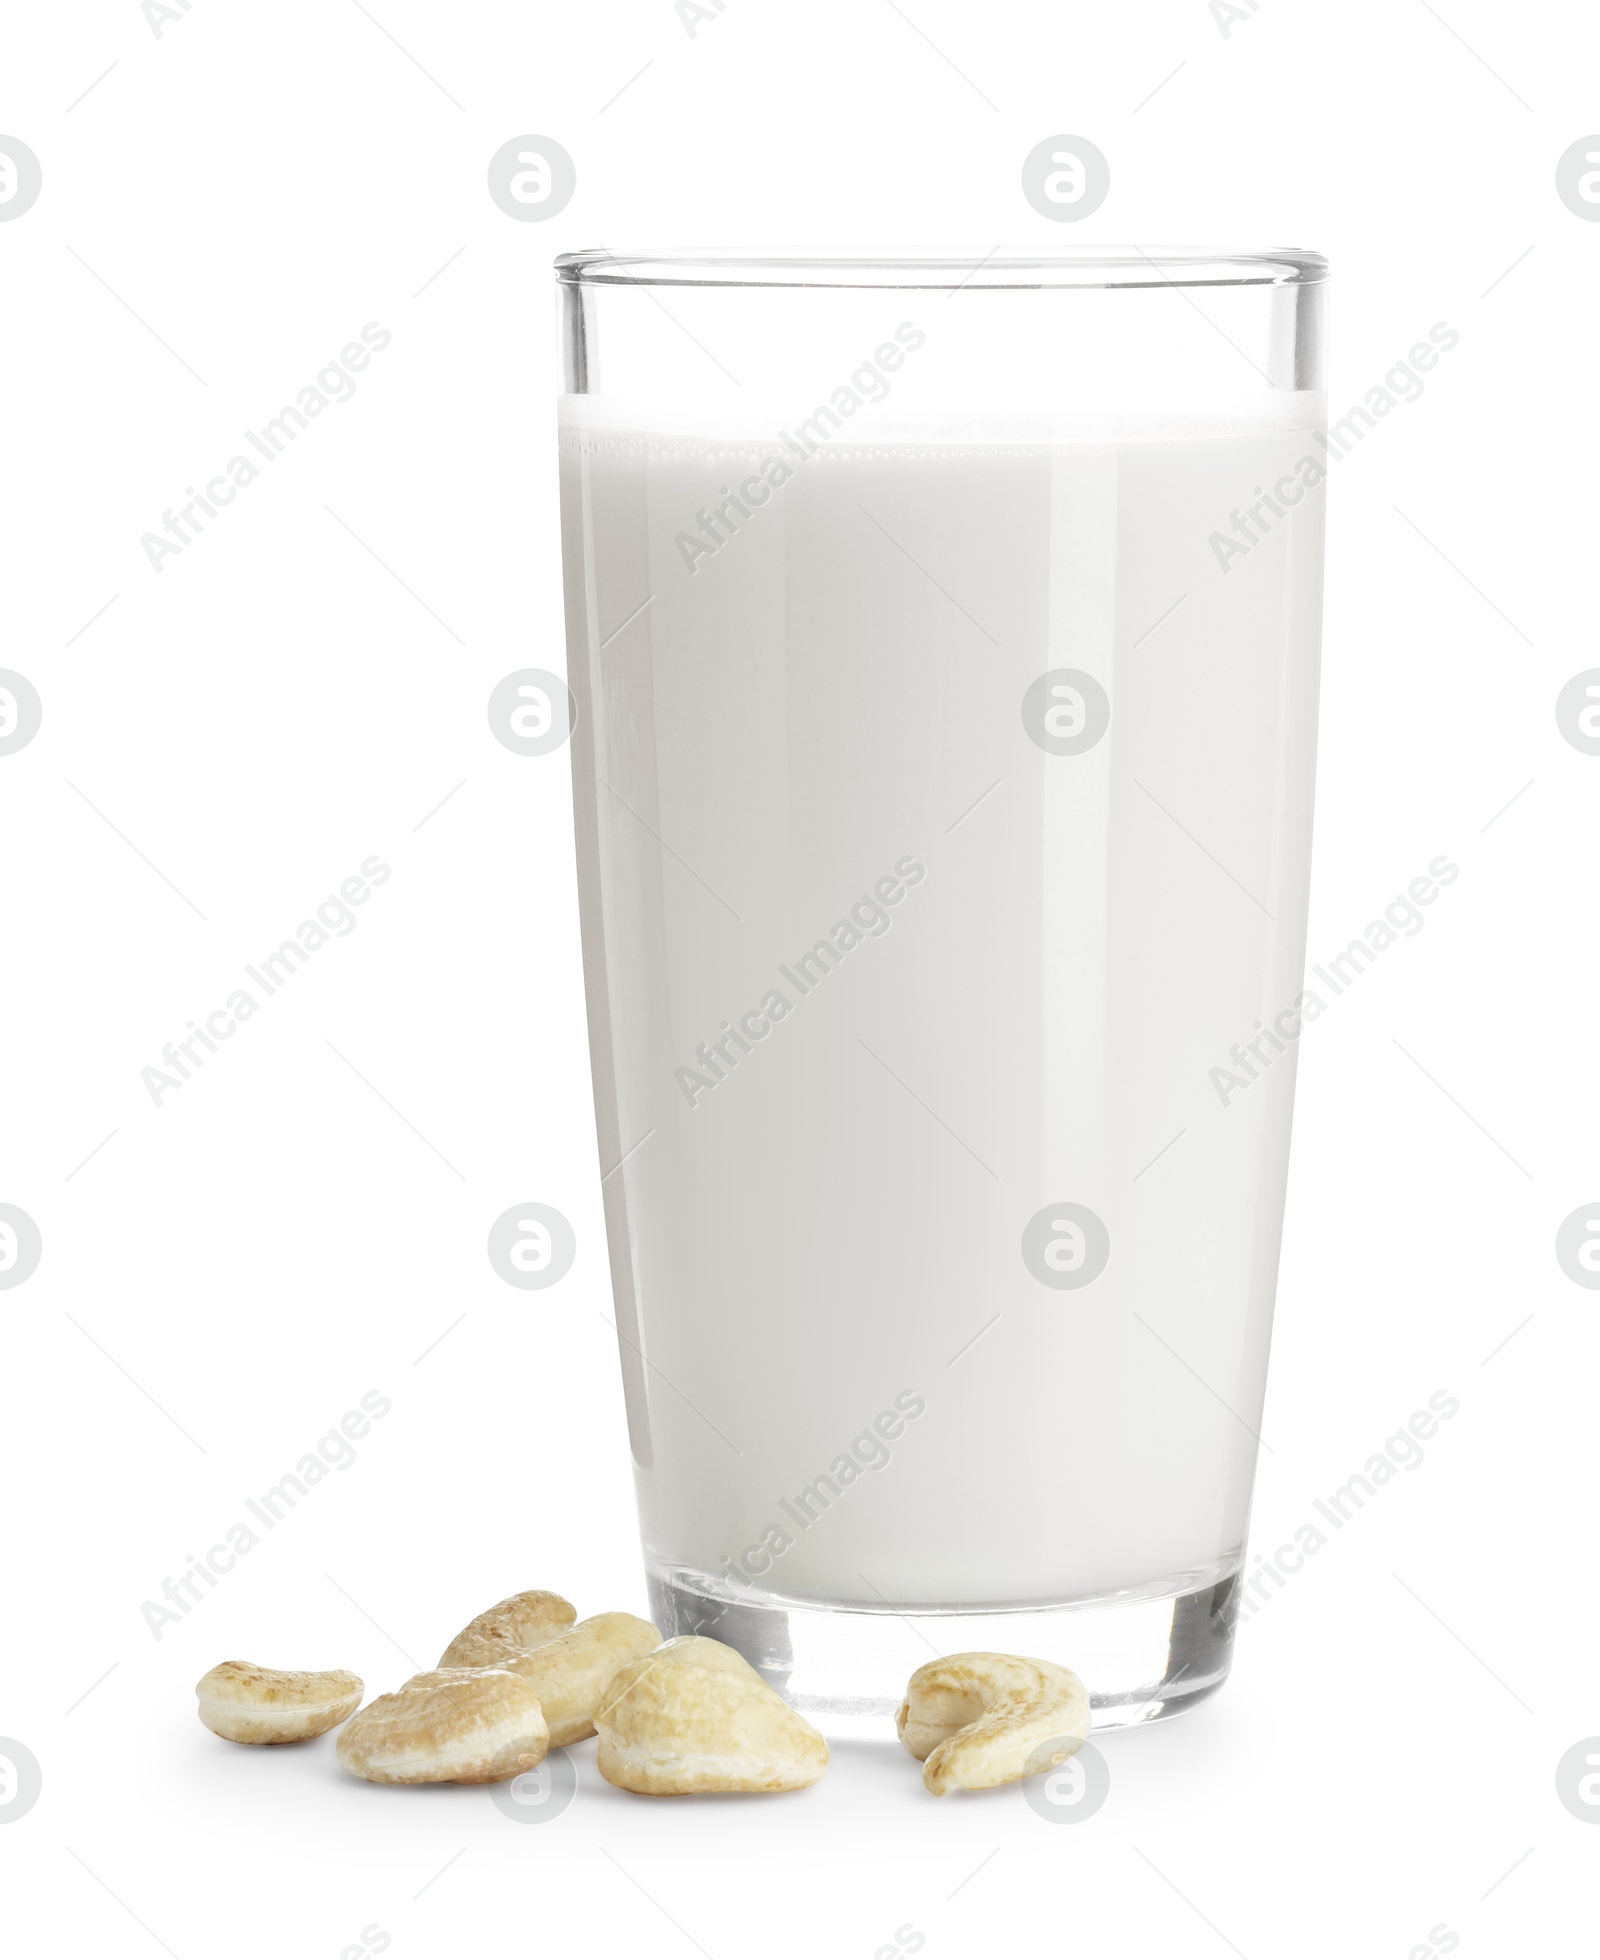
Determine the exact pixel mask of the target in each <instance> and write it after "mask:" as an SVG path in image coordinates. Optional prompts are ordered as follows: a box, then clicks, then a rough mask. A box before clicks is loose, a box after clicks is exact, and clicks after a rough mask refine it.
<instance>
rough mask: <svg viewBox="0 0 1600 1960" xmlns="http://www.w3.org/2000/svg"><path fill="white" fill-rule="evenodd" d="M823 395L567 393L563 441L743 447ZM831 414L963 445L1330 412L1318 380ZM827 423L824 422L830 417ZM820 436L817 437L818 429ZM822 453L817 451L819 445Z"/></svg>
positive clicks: (1226, 430)
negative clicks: (1198, 394) (1165, 394)
mask: <svg viewBox="0 0 1600 1960" xmlns="http://www.w3.org/2000/svg"><path fill="white" fill-rule="evenodd" d="M822 408H823V403H822V402H817V403H813V404H809V405H808V404H806V403H805V402H803V401H802V402H798V403H797V402H795V401H792V400H790V401H783V400H780V399H778V398H777V397H775V396H774V397H771V398H762V399H759V400H756V401H744V400H738V401H727V402H712V403H700V402H697V403H695V404H693V405H692V406H684V407H682V408H671V407H665V406H663V405H662V404H661V403H659V402H651V403H649V404H648V405H646V404H644V403H640V402H630V401H629V400H628V399H627V398H626V397H619V396H613V395H603V394H602V395H573V394H569V395H563V396H562V397H561V401H560V426H561V434H562V438H563V440H564V441H566V442H569V443H571V442H578V443H580V444H581V445H582V446H583V447H585V448H588V447H590V446H592V445H593V444H594V443H595V442H597V441H599V440H602V439H611V440H618V439H621V440H623V441H626V442H631V443H633V444H637V445H642V446H645V447H663V446H667V445H671V446H674V451H675V453H681V452H680V451H678V450H677V446H678V445H685V444H698V445H701V446H702V447H706V448H707V449H708V453H714V450H715V447H716V446H717V445H721V444H737V445H739V446H740V448H741V449H747V448H748V447H749V446H750V445H752V444H754V443H759V442H768V441H781V440H782V438H783V436H784V434H785V433H788V434H794V433H796V432H797V431H798V430H800V428H801V425H802V424H805V423H807V422H808V421H811V420H812V418H814V417H816V416H817V415H818V414H819V413H820V412H821V410H822ZM829 414H830V416H832V419H833V421H834V422H835V423H837V425H838V426H837V427H835V428H834V429H833V430H831V431H830V432H829V433H828V434H827V435H826V437H825V441H824V443H823V445H822V446H823V447H831V448H840V449H842V448H845V447H855V448H866V447H870V448H872V449H873V450H875V451H879V452H880V453H881V451H882V449H883V448H884V446H888V447H889V448H891V449H893V448H898V447H901V446H904V445H914V446H916V447H917V448H918V449H926V448H937V447H944V446H948V445H959V446H961V447H963V448H970V447H971V446H972V445H974V444H976V445H980V446H985V445H999V446H1003V447H1005V448H1008V449H1012V448H1020V447H1031V446H1037V445H1040V444H1045V445H1052V446H1053V445H1056V444H1060V443H1066V442H1106V441H1118V442H1132V441H1145V442H1171V441H1180V440H1183V439H1185V438H1194V437H1216V436H1235V435H1236V436H1256V437H1259V436H1264V435H1274V434H1281V433H1288V432H1291V431H1297V430H1307V431H1310V430H1314V429H1317V428H1320V427H1321V426H1323V425H1324V423H1325V422H1326V420H1327V396H1326V395H1325V394H1324V393H1322V391H1321V390H1314V389H1301V390H1295V391H1291V390H1288V389H1281V388H1270V389H1269V388H1264V389H1261V390H1260V391H1259V392H1258V393H1256V394H1252V395H1247V396H1240V397H1239V398H1238V399H1236V400H1232V401H1228V402H1219V403H1204V404H1199V405H1195V404H1190V403H1173V404H1171V405H1163V404H1161V403H1160V402H1146V403H1140V404H1138V405H1137V406H1127V405H1119V404H1115V403H1109V402H1094V401H1086V402H1083V403H1081V404H1080V403H1074V404H1071V405H1070V406H1063V405H1050V406H1041V407H1039V408H1027V409H1015V408H1012V407H1010V406H1006V405H996V404H993V403H983V402H970V403H962V402H959V401H955V400H950V399H941V400H940V401H939V402H937V403H936V404H934V405H932V406H930V405H929V404H928V403H926V401H916V402H911V403H906V404H902V403H901V401H900V400H899V398H898V397H897V396H894V395H890V396H888V397H886V398H885V399H883V400H881V401H868V402H864V403H863V404H862V406H861V407H860V408H858V409H857V410H856V411H855V413H854V414H853V415H852V416H850V417H849V418H848V419H847V420H846V419H842V418H840V417H838V416H836V415H832V411H831V410H830V411H829ZM823 426H824V427H826V425H823ZM813 439H814V437H813ZM819 453H820V451H819Z"/></svg>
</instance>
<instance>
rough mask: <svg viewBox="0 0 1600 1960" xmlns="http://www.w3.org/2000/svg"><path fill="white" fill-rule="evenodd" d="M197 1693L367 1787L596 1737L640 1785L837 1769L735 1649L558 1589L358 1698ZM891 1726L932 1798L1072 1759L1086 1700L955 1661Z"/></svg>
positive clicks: (236, 1732) (1008, 1669) (723, 1782)
mask: <svg viewBox="0 0 1600 1960" xmlns="http://www.w3.org/2000/svg"><path fill="white" fill-rule="evenodd" d="M195 1692H196V1694H197V1695H198V1697H199V1701H200V1720H201V1721H202V1722H203V1723H204V1724H205V1726H206V1727H207V1728H208V1729H210V1730H211V1732H212V1733H213V1734H214V1735H219V1736H221V1737H222V1738H223V1739H224V1740H225V1741H227V1742H239V1743H253V1744H266V1743H281V1742H304V1741H308V1740H310V1739H311V1738H312V1737H314V1736H319V1735H326V1734H327V1733H328V1731H329V1730H330V1729H336V1728H337V1729H339V1739H338V1744H337V1748H338V1756H339V1762H340V1764H341V1765H342V1767H343V1768H344V1769H346V1770H348V1771H349V1773H350V1774H351V1775H352V1776H358V1777H361V1778H363V1779H364V1780H365V1781H366V1782H369V1783H498V1782H503V1781H505V1780H506V1779H507V1778H509V1777H515V1776H520V1775H522V1774H523V1773H524V1772H525V1771H527V1770H531V1769H534V1768H537V1766H538V1765H539V1764H540V1763H541V1762H542V1761H543V1760H544V1757H545V1754H546V1752H547V1751H548V1750H550V1749H553V1748H555V1749H561V1748H565V1747H567V1746H568V1745H569V1744H570V1743H574V1742H581V1741H582V1740H584V1738H585V1737H587V1736H591V1735H598V1737H599V1749H598V1761H599V1769H600V1774H601V1775H602V1776H603V1777H604V1778H605V1779H606V1781H607V1782H608V1783H612V1784H615V1785H616V1787H617V1788H618V1789H621V1790H631V1791H634V1792H636V1793H637V1794H638V1795H640V1796H652V1797H659V1796H684V1795H690V1794H694V1793H704V1792H710V1791H728V1790H737V1791H771V1790H803V1789H805V1788H806V1787H807V1786H808V1785H810V1784H813V1783H815V1782H817V1781H818V1780H819V1778H820V1777H821V1776H822V1774H823V1772H824V1771H825V1770H826V1769H827V1767H828V1745H827V1743H826V1742H825V1741H824V1740H823V1738H822V1737H821V1735H819V1734H818V1732H817V1731H816V1729H814V1728H813V1727H812V1726H811V1724H810V1723H809V1722H808V1721H806V1720H805V1719H804V1718H803V1717H802V1716H800V1715H798V1714H797V1713H796V1712H795V1711H794V1709H792V1708H791V1707H790V1706H789V1704H788V1703H787V1702H786V1701H785V1700H784V1699H783V1697H782V1696H781V1695H780V1694H778V1693H777V1692H776V1691H775V1690H774V1689H773V1688H771V1687H769V1686H768V1685H767V1683H766V1682H765V1681H764V1680H763V1679H762V1678H761V1676H760V1675H759V1674H758V1673H757V1672H756V1670H755V1669H754V1668H753V1667H752V1666H751V1665H750V1663H749V1662H748V1661H747V1660H745V1658H744V1657H743V1655H741V1654H739V1653H736V1652H735V1650H734V1649H733V1648H732V1647H728V1646H724V1645H723V1643H722V1642H721V1641H719V1640H709V1639H706V1638H705V1637H704V1636H702V1635H698V1634H687V1635H683V1636H680V1637H679V1638H677V1639H675V1640H666V1641H663V1640H662V1638H661V1635H660V1633H659V1632H658V1631H657V1629H656V1628H655V1627H653V1626H651V1624H650V1623H649V1621H648V1620H639V1619H635V1618H634V1617H633V1615H632V1614H631V1613H597V1614H595V1615H594V1616H593V1618H591V1619H587V1620H579V1619H578V1616H577V1612H576V1610H575V1609H574V1608H573V1607H572V1606H571V1605H569V1604H568V1602H567V1601H566V1600H565V1599H563V1598H562V1597H561V1595H560V1594H559V1593H552V1592H524V1593H516V1594H514V1595H513V1596H512V1597H511V1598H510V1599H503V1600H501V1601H500V1603H499V1604H498V1605H497V1606H491V1607H490V1608H489V1609H488V1611H487V1612H484V1613H480V1614H479V1615H478V1617H477V1618H476V1619H475V1620H472V1621H470V1622H469V1623H468V1625H466V1626H465V1627H463V1628H462V1630H461V1631H460V1633H458V1634H457V1635H456V1637H455V1638H454V1640H452V1641H451V1642H450V1644H449V1646H447V1647H446V1648H445V1650H444V1652H443V1653H442V1654H441V1655H440V1657H439V1665H438V1667H437V1668H435V1669H433V1670H431V1671H429V1672H427V1673H424V1674H415V1675H413V1676H412V1677H411V1679H410V1680H409V1681H407V1682H405V1683H404V1684H403V1685H402V1686H401V1687H399V1688H398V1689H396V1690H395V1691H394V1692H393V1693H392V1694H385V1695H379V1696H378V1697H377V1699H376V1700H374V1701H371V1702H368V1703H367V1705H366V1706H365V1707H364V1708H363V1707H361V1705H360V1704H361V1697H362V1694H363V1692H364V1690H363V1686H362V1683H361V1681H360V1679H359V1678H358V1677H357V1676H356V1675H354V1674H351V1673H348V1672H347V1671H345V1670H344V1669H342V1668H331V1669H328V1670H325V1671H323V1672H321V1673H300V1672H295V1671H289V1670H280V1669H276V1668H266V1667H256V1666H254V1665H253V1664H251V1663H250V1662H247V1661H224V1662H223V1663H222V1664H221V1666H219V1667H214V1668H212V1670H211V1671H210V1673H209V1674H207V1675H205V1676H204V1678H203V1679H202V1680H201V1681H200V1682H199V1683H198V1685H197V1687H196V1689H195ZM341 1725H342V1726H341ZM895 1726H896V1728H897V1730H898V1732H899V1735H900V1740H901V1741H902V1742H903V1743H904V1744H905V1746H906V1748H907V1749H908V1750H909V1751H910V1752H911V1754H912V1755H913V1756H914V1757H916V1759H917V1760H918V1761H919V1762H920V1763H921V1764H922V1780H923V1783H924V1784H925V1785H926V1786H927V1788H928V1789H929V1790H931V1791H932V1792H933V1794H934V1795H935V1796H937V1797H942V1796H945V1795H947V1794H949V1793H950V1792H951V1791H953V1790H989V1789H993V1788H995V1787H996V1786H997V1785H999V1784H1002V1783H1014V1782H1017V1781H1018V1780H1019V1779H1021V1778H1022V1777H1025V1776H1033V1775H1038V1774H1041V1773H1043V1772H1045V1771H1047V1770H1050V1769H1052V1768H1054V1767H1056V1766H1058V1765H1059V1764H1061V1763H1064V1762H1065V1761H1066V1760H1067V1759H1068V1758H1069V1757H1070V1756H1071V1755H1073V1754H1074V1752H1075V1751H1076V1750H1077V1749H1078V1748H1079V1747H1080V1746H1081V1745H1082V1743H1083V1741H1084V1740H1085V1738H1086V1737H1087V1735H1088V1733H1089V1697H1088V1695H1087V1694H1086V1693H1085V1691H1084V1686H1083V1683H1082V1682H1081V1681H1080V1680H1079V1679H1078V1677H1077V1675H1075V1674H1074V1673H1072V1671H1071V1670H1070V1669H1068V1668H1065V1667H1059V1666H1057V1665H1056V1664H1055V1663H1054V1662H1052V1661H1039V1660H1025V1659H1022V1658H1020V1657H1019V1656H1017V1655H1014V1654H952V1655H949V1656H948V1657H947V1658H945V1659H943V1660H936V1661H930V1662H929V1663H928V1664H927V1666H925V1667H919V1668H918V1669H917V1671H916V1673H915V1674H913V1675H912V1677H911V1680H910V1682H909V1683H908V1685H907V1688H906V1696H905V1700H904V1702H903V1703H902V1704H901V1707H900V1710H899V1713H898V1715H897V1716H896V1720H895Z"/></svg>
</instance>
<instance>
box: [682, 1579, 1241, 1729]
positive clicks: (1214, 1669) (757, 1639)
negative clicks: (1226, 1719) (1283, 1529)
mask: <svg viewBox="0 0 1600 1960" xmlns="http://www.w3.org/2000/svg"><path fill="white" fill-rule="evenodd" d="M1240 1563H1241V1561H1240V1560H1238V1559H1231V1560H1228V1561H1227V1562H1226V1563H1225V1564H1221V1565H1219V1566H1218V1567H1217V1568H1215V1569H1213V1570H1210V1571H1208V1572H1206V1573H1204V1574H1200V1573H1195V1572H1186V1573H1181V1574H1178V1575H1175V1576H1174V1577H1173V1578H1171V1579H1168V1580H1164V1581H1160V1582H1158V1583H1157V1584H1155V1585H1153V1586H1141V1587H1140V1588H1138V1590H1137V1591H1134V1592H1128V1593H1118V1594H1113V1595H1110V1596H1108V1597H1105V1598H1100V1599H1081V1600H1073V1601H1071V1602H1066V1603H1062V1604H1059V1605H1049V1604H1045V1605H1038V1604H1029V1605H1018V1606H998V1607H995V1606H983V1607H927V1606H921V1607H910V1608H908V1609H906V1610H904V1611H899V1610H896V1609H894V1608H891V1607H887V1606H884V1607H865V1606H859V1605H843V1604H838V1605H828V1604H819V1603H818V1602H817V1601H815V1600H803V1599H786V1598H785V1597H784V1596H783V1595H782V1594H781V1593H765V1592H757V1591H755V1590H753V1589H750V1588H744V1587H740V1588H735V1587H732V1586H730V1585H729V1584H728V1583H727V1582H726V1581H724V1580H722V1579H718V1578H714V1577H712V1576H711V1575H710V1574H708V1573H701V1572H690V1571H686V1570H684V1569H683V1568H682V1567H674V1568H671V1569H667V1570H662V1571H651V1572H649V1573H648V1575H647V1576H648V1579H649V1586H650V1603H651V1608H652V1617H653V1618H654V1620H655V1623H656V1625H657V1626H658V1627H660V1628H661V1630H662V1632H663V1634H665V1635H666V1636H667V1637H669V1638H670V1637H671V1636H673V1635H675V1634H682V1633H702V1634H708V1635H710V1637H711V1638H712V1639H714V1640H721V1641H725V1642H726V1643H727V1645H728V1646H730V1647H735V1648H737V1649H738V1651H739V1652H740V1653H741V1654H743V1655H744V1657H745V1659H746V1660H747V1661H749V1662H750V1664H751V1666H752V1667H755V1668H757V1669H758V1670H759V1671H760V1673H761V1674H762V1675H763V1676H764V1677H765V1679H766V1680H767V1681H769V1682H770V1683H771V1685H772V1686H773V1687H774V1688H776V1689H777V1690H778V1692H779V1693H780V1694H781V1695H783V1697H784V1698H785V1699H786V1700H787V1701H788V1702H789V1703H790V1704H791V1705H792V1706H793V1707H794V1708H796V1709H798V1710H799V1712H800V1713H801V1714H802V1715H804V1716H805V1717H806V1719H807V1720H808V1721H809V1722H812V1723H814V1724H815V1725H816V1727H817V1728H819V1729H820V1730H821V1731H822V1733H823V1734H824V1735H825V1736H828V1737H829V1738H830V1739H833V1740H837V1741H880V1740H887V1741H891V1742H892V1741H893V1740H894V1739H895V1726H894V1718H895V1711H896V1710H897V1709H898V1708H899V1706H900V1703H901V1701H902V1700H903V1699H904V1697H905V1689H906V1682H907V1681H908V1680H909V1679H910V1677H911V1675H912V1674H913V1673H915V1671H916V1670H917V1669H918V1668H919V1667H921V1666H922V1665H923V1664H924V1662H926V1661H929V1660H932V1659H934V1658H936V1657H937V1656H939V1655H942V1654H960V1653H968V1652H972V1651H975V1650H983V1651H987V1652H990V1653H1002V1654H1026V1655H1029V1656H1031V1657H1033V1658H1035V1659H1039V1660H1053V1661H1059V1662H1061V1663H1062V1664H1063V1665H1064V1666H1067V1667H1070V1668H1071V1669H1072V1670H1073V1672H1074V1673H1075V1674H1077V1675H1078V1676H1079V1677H1080V1678H1081V1679H1082V1681H1083V1683H1084V1685H1085V1686H1086V1687H1087V1688H1088V1690H1089V1701H1090V1706H1091V1708H1092V1710H1093V1727H1094V1728H1095V1729H1096V1730H1101V1729H1121V1728H1131V1727H1133V1726H1134V1725H1135V1724H1136V1723H1140V1722H1155V1721H1159V1720H1161V1719H1162V1718H1163V1717H1164V1716H1168V1715H1177V1714H1180V1713H1181V1712H1182V1711H1183V1710H1184V1709H1186V1708H1193V1707H1195V1706H1196V1704H1197V1703H1199V1702H1202V1701H1204V1700H1205V1698H1206V1697H1207V1695H1211V1694H1215V1693H1216V1691H1217V1689H1218V1688H1220V1687H1221V1686H1222V1684H1223V1682H1224V1681H1225V1680H1226V1679H1227V1677H1228V1668H1229V1666H1230V1665H1231V1663H1232V1659H1233V1629H1234V1621H1235V1618H1236V1617H1237V1613H1238V1605H1239V1568H1240ZM1197 1581H1198V1582H1199V1583H1197Z"/></svg>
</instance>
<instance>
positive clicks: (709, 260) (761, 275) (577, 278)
mask: <svg viewBox="0 0 1600 1960" xmlns="http://www.w3.org/2000/svg"><path fill="white" fill-rule="evenodd" d="M555 270H556V277H557V279H558V281H559V282H560V283H561V284H562V285H567V286H778V287H788V288H794V289H801V288H806V287H835V288H861V289H871V288H878V289H887V290H890V291H905V292H915V291H934V292H956V291H959V290H962V289H963V288H966V289H977V290H983V291H1006V292H1019V291H1020V292H1046V291H1056V290H1074V289H1077V290H1083V289H1088V290H1096V291H1103V290H1108V289H1111V288H1137V287H1144V288H1150V289H1157V288H1160V287H1162V286H1177V287H1190V286H1310V285H1319V284H1321V282H1322V281H1323V280H1325V279H1326V278H1327V276H1328V261H1327V260H1326V259H1325V258H1324V257H1323V256H1322V254H1321V253H1320V252H1311V251H1307V250H1305V249H1304V248H1303V247H1301V246H1298V245H1287V246H1281V247H1270V248H1267V249H1265V250H1261V251H1237V250H1222V249H1216V248H1211V247H1205V246H1152V247H1146V246H1142V245H1091V244H1082V245H1076V246H1073V245H1065V246H1063V245H1054V246H1051V247H1048V248H1030V247H1026V246H1016V247H998V246H997V247H995V248H993V249H991V250H990V251H987V252H970V253H969V252H962V251H958V250H948V249H940V250H935V251H929V252H925V253H913V254H903V255H902V254H895V255H888V256H873V255H867V254H862V255H860V256H857V255H855V254H844V253H841V254H838V255H832V254H815V253H809V252H793V253H770V254H768V253H751V252H741V251H735V250H715V249H705V248H702V249H698V250H667V251H643V250H639V251H614V250H611V249H609V248H607V247H605V246H592V247H590V248H588V249H586V250H583V251H578V252H563V253H562V254H561V255H560V257H559V258H557V260H556V261H555Z"/></svg>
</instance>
